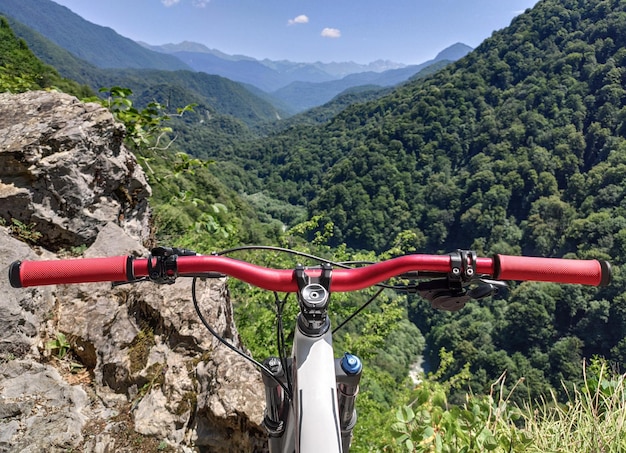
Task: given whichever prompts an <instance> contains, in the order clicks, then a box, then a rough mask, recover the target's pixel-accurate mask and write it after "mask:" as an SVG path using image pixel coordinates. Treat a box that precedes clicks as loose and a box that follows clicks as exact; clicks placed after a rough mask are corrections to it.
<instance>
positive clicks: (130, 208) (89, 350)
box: [0, 92, 265, 453]
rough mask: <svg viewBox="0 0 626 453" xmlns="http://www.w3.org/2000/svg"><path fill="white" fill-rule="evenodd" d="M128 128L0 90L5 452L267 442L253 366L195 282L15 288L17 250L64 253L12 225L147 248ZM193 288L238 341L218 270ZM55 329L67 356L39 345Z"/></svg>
mask: <svg viewBox="0 0 626 453" xmlns="http://www.w3.org/2000/svg"><path fill="white" fill-rule="evenodd" d="M123 133H124V131H123V128H122V127H121V126H119V125H117V124H116V123H115V122H114V121H113V118H112V116H111V115H110V113H109V112H108V111H106V110H105V109H103V108H101V107H100V106H98V105H96V104H83V103H81V102H79V101H78V100H76V99H75V98H72V97H70V96H67V95H63V94H58V93H47V92H33V93H24V94H20V95H10V94H0V217H3V218H4V219H7V220H6V221H5V222H6V223H7V226H6V227H2V226H0V275H4V277H0V452H5V451H7V452H8V451H11V452H13V451H23V452H35V451H36V452H39V451H52V452H56V451H72V450H78V451H83V452H85V453H92V452H93V453H106V452H132V451H146V448H152V449H153V450H156V448H157V446H158V445H159V443H160V442H166V443H167V445H170V446H172V447H173V448H174V449H175V450H176V451H180V452H194V451H200V450H201V451H209V452H210V451H219V452H240V451H264V449H265V447H264V445H265V433H264V431H263V430H262V428H261V419H262V408H263V400H264V396H263V385H262V383H261V379H260V375H259V372H258V371H257V370H255V369H254V368H253V367H252V366H251V365H250V364H249V363H248V362H247V361H245V360H243V359H242V358H240V357H239V356H237V355H236V354H234V353H233V352H232V351H230V350H227V349H226V348H225V347H223V346H222V345H220V344H219V343H218V342H217V341H216V340H215V339H214V338H212V337H211V336H210V335H209V333H208V332H207V331H206V330H205V328H204V326H202V324H201V323H200V321H199V319H198V317H197V315H196V313H195V311H194V308H193V305H192V303H191V282H190V281H183V280H180V279H179V281H177V282H176V283H175V284H173V285H165V286H157V285H154V284H152V283H148V282H145V283H137V284H133V285H123V286H118V287H115V288H112V287H111V285H109V284H88V285H68V286H64V285H59V286H50V287H37V288H20V289H14V288H11V287H10V286H9V283H8V279H7V278H6V275H7V270H8V267H9V265H10V263H11V262H13V261H15V260H38V259H55V258H58V257H59V256H57V255H55V254H53V253H52V252H50V251H47V250H45V249H44V248H42V247H36V248H31V247H29V246H28V245H26V244H25V243H23V242H20V241H19V240H17V239H16V238H15V237H13V236H22V239H27V238H25V237H23V236H24V235H25V234H28V233H29V232H34V231H36V232H39V233H41V234H42V235H43V236H42V238H41V239H40V244H45V245H46V246H48V247H50V248H51V249H53V250H59V249H63V248H64V249H69V248H71V247H73V246H77V245H85V244H87V245H90V247H89V248H88V249H87V250H86V251H85V252H84V254H83V256H84V257H98V256H113V255H128V254H131V255H143V256H145V255H146V253H147V252H146V250H145V248H144V247H143V244H144V243H145V242H146V241H147V240H149V239H150V228H149V218H150V216H149V207H148V203H147V197H148V195H149V194H150V188H149V186H148V185H147V184H146V178H145V175H144V174H143V172H142V170H141V168H140V167H139V166H138V165H137V163H136V160H135V158H134V156H133V155H132V154H131V153H129V152H128V151H127V150H126V149H125V148H124V146H123V145H122V139H123ZM12 219H17V220H18V221H19V222H22V223H23V224H25V225H32V230H31V229H30V228H28V229H27V230H26V231H22V232H20V231H17V232H16V230H15V229H12V228H10V227H11V226H12V225H11V222H13V220H12ZM11 233H12V235H13V236H12V235H11ZM198 298H199V304H200V306H201V307H202V310H203V312H204V313H205V316H206V318H207V319H208V320H209V322H210V323H211V324H212V325H213V327H214V328H215V330H217V331H218V332H219V333H220V334H221V335H222V336H224V337H225V338H226V339H228V341H230V342H231V343H233V344H235V345H237V346H238V347H241V342H240V339H239V336H238V334H237V329H236V327H235V325H234V320H233V317H232V306H231V304H230V300H229V297H228V291H227V286H226V281H225V280H224V279H213V280H206V281H199V283H198ZM58 333H63V334H64V335H65V336H66V338H67V341H68V344H69V347H70V351H69V353H68V354H67V356H65V357H64V358H59V357H56V356H57V355H58V353H53V351H51V349H50V348H47V347H46V343H47V342H49V341H50V340H51V339H54V338H56V335H57V334H58ZM72 362H76V363H75V364H74V365H73V364H72ZM77 364H78V365H80V366H81V367H82V368H80V367H79V368H78V369H73V367H74V368H76V365H77ZM150 442H152V444H150V445H152V447H149V446H147V445H149V443H150Z"/></svg>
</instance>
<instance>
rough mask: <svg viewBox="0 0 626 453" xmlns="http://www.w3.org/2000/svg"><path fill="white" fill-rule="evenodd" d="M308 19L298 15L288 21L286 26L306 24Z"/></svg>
mask: <svg viewBox="0 0 626 453" xmlns="http://www.w3.org/2000/svg"><path fill="white" fill-rule="evenodd" d="M308 23H309V18H308V17H307V16H305V15H304V14H300V15H299V16H296V17H294V18H293V19H289V20H288V21H287V24H289V25H295V24H308Z"/></svg>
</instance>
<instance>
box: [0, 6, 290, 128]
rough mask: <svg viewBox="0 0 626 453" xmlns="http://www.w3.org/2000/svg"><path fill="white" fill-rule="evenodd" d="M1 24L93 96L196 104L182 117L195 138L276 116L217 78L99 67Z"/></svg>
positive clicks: (24, 30) (269, 107)
mask: <svg viewBox="0 0 626 453" xmlns="http://www.w3.org/2000/svg"><path fill="white" fill-rule="evenodd" d="M0 11H1V8H0ZM7 20H8V23H9V24H10V26H11V28H12V29H13V31H14V32H15V34H16V35H17V36H19V37H20V38H22V39H23V40H24V41H25V42H26V43H27V44H28V47H29V48H30V49H32V51H33V53H35V55H37V57H39V58H40V59H41V60H42V61H44V62H45V63H47V64H49V65H51V66H53V67H55V68H57V70H58V71H59V72H60V73H61V74H62V75H63V76H64V77H67V78H69V79H71V80H75V81H77V82H80V83H81V84H84V85H86V86H89V87H91V89H92V90H93V91H94V92H97V91H98V89H100V88H102V87H112V86H122V87H125V88H130V89H131V90H132V91H133V92H134V96H133V100H134V101H135V102H136V104H137V105H138V106H142V107H143V106H145V105H147V103H149V102H152V101H157V102H160V103H162V104H164V105H167V106H168V108H169V109H170V110H171V111H175V109H176V108H179V107H184V106H185V105H187V104H191V103H195V104H197V105H198V107H197V108H196V114H192V115H188V116H190V117H191V118H188V119H189V120H190V121H191V120H195V122H196V123H198V122H200V121H202V124H201V125H198V124H197V126H198V127H197V129H198V134H205V135H207V134H212V135H213V136H215V135H219V133H220V131H219V129H220V128H221V127H222V125H223V124H225V123H228V124H230V125H231V126H230V127H231V128H237V129H239V130H241V129H243V128H244V124H247V125H249V126H252V125H256V124H259V123H266V122H269V121H273V120H275V119H276V117H277V115H280V114H282V111H281V110H279V109H277V108H276V107H274V106H273V105H272V104H271V103H270V102H269V101H267V100H265V99H261V98H260V97H258V96H256V95H255V94H253V93H251V92H250V91H249V90H248V89H247V88H246V87H244V86H243V85H241V84H239V83H236V82H233V81H231V80H228V79H225V78H223V77H219V76H214V75H209V74H204V73H196V72H192V71H185V70H177V71H165V70H158V69H132V68H131V69H103V68H99V67H96V66H94V65H93V64H91V63H88V62H87V61H84V60H81V59H80V58H78V57H76V56H75V55H73V54H72V53H70V52H69V51H67V50H66V49H64V48H62V47H59V46H58V45H56V44H54V43H53V42H52V41H50V40H49V39H47V38H46V37H44V36H43V35H42V34H40V33H38V32H36V31H35V30H33V29H31V28H29V27H27V26H26V25H24V24H23V23H21V22H19V21H17V20H16V19H14V18H12V17H8V18H7ZM208 119H213V121H209V120H208Z"/></svg>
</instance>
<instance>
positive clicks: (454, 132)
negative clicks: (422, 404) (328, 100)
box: [218, 0, 626, 397]
mask: <svg viewBox="0 0 626 453" xmlns="http://www.w3.org/2000/svg"><path fill="white" fill-rule="evenodd" d="M625 86H626V1H624V0H564V1H563V0H542V1H540V2H539V3H538V4H537V5H536V7H535V8H533V9H532V10H530V11H527V12H526V13H525V14H522V15H520V16H518V17H517V18H516V19H514V20H513V22H512V24H511V26H510V27H508V28H507V29H504V30H502V31H499V32H496V33H494V34H493V36H492V37H491V38H490V39H488V40H486V41H485V42H484V43H483V44H481V45H480V46H479V47H478V48H477V49H476V50H475V51H474V52H472V53H471V54H469V55H468V56H467V57H465V58H463V59H462V60H460V61H459V62H457V63H455V64H453V65H451V66H449V67H447V68H446V69H444V70H442V71H440V72H438V73H437V74H435V75H433V76H432V77H430V78H428V79H426V80H425V81H424V80H423V81H415V82H413V83H410V84H407V85H406V86H404V87H402V88H400V89H398V90H395V91H394V92H392V93H391V94H389V95H388V96H385V97H383V98H381V99H379V100H376V101H373V102H370V103H367V104H363V105H354V106H351V107H349V108H347V109H346V110H344V111H343V112H342V113H341V114H340V115H338V116H337V117H335V118H334V119H333V120H332V121H330V122H329V123H328V124H327V125H325V126H323V127H310V126H295V127H293V128H291V129H289V130H287V131H285V132H283V133H280V134H277V135H275V136H273V137H270V138H269V139H267V140H264V141H259V142H257V143H254V144H253V145H252V146H247V147H243V148H242V149H240V150H238V151H237V152H234V153H232V155H231V156H230V157H229V158H231V159H232V158H234V156H237V158H238V159H240V162H241V163H242V165H245V166H246V168H247V169H248V170H249V171H250V172H255V173H256V174H258V175H259V176H260V177H261V178H264V181H265V184H264V188H265V190H267V191H268V192H269V193H271V194H272V195H273V196H275V197H282V198H283V199H284V200H287V201H290V202H292V203H295V204H302V205H305V206H307V207H308V209H309V213H310V215H314V214H321V215H323V216H324V217H325V219H326V221H327V222H332V223H333V225H334V234H335V236H334V239H333V240H334V241H335V243H336V244H338V243H342V242H345V243H347V244H348V245H349V246H352V247H356V248H366V249H375V250H385V249H387V248H388V247H390V246H392V245H394V244H396V243H402V244H403V245H404V247H405V249H408V250H412V249H413V250H419V251H424V252H436V251H437V252H438V251H443V252H445V251H450V250H453V249H455V248H470V247H471V248H475V249H476V250H478V252H479V253H481V254H490V253H508V254H519V253H524V254H529V255H535V254H537V255H545V256H572V257H573V256H576V257H578V258H589V257H596V258H605V259H608V260H610V261H611V262H612V263H613V266H614V270H615V278H614V283H613V284H612V285H611V286H610V287H609V288H606V289H603V290H600V291H597V290H595V289H588V288H579V287H559V286H558V285H539V284H537V285H521V286H519V287H514V289H512V290H511V291H510V292H507V293H506V295H505V297H506V299H507V301H508V303H505V302H504V301H503V300H502V301H498V300H494V301H493V302H488V303H484V304H478V303H476V304H472V305H471V307H468V308H466V309H465V310H463V311H462V312H461V313H458V314H453V315H450V314H448V313H437V312H433V311H432V309H431V308H430V306H427V304H425V303H424V302H423V301H420V300H418V299H416V300H414V301H413V302H412V306H411V310H410V317H411V319H412V320H413V321H414V322H415V323H416V324H417V325H418V327H420V329H421V330H422V332H423V333H424V334H425V335H426V339H427V344H428V347H429V352H428V354H427V357H428V360H429V361H430V363H431V364H436V362H437V354H438V350H439V348H440V347H446V348H447V349H448V350H451V351H454V353H455V358H456V359H457V361H456V362H455V363H456V364H458V366H459V367H460V366H462V364H464V363H466V362H468V363H470V364H471V371H472V373H473V376H474V377H473V379H474V381H475V383H476V385H477V387H476V388H481V389H483V390H488V386H489V384H490V383H491V382H493V381H492V380H493V379H495V378H497V377H498V376H499V375H500V373H502V371H503V370H507V371H508V373H509V378H508V379H509V381H508V382H511V383H514V382H515V380H516V379H517V378H519V377H525V378H526V380H525V381H524V383H523V384H522V387H520V388H524V389H526V390H527V391H528V392H529V394H530V395H532V396H533V397H536V396H538V395H539V393H540V392H542V391H546V389H547V388H548V386H550V385H551V386H553V387H554V388H557V389H561V388H562V387H561V380H565V381H570V382H571V380H572V379H576V378H577V376H580V366H581V363H582V361H581V359H582V357H591V356H592V355H593V354H601V355H604V356H605V357H608V358H610V359H611V360H615V361H616V362H618V363H625V362H626V337H625V332H626V297H625V293H624V290H625V282H624V278H623V276H622V274H623V272H621V266H622V265H623V263H624V260H625V259H626V197H625V195H626V104H625V103H626V90H625V88H624V87H625ZM218 157H219V156H218ZM222 157H226V156H222ZM235 182H236V181H235ZM457 371H459V368H456V369H455V370H452V372H457ZM522 393H524V391H522Z"/></svg>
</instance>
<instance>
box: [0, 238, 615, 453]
mask: <svg viewBox="0 0 626 453" xmlns="http://www.w3.org/2000/svg"><path fill="white" fill-rule="evenodd" d="M247 248H248V247H242V248H238V249H231V250H227V251H224V252H221V253H216V254H213V255H199V254H196V253H195V252H193V251H190V250H185V249H178V248H168V247H157V248H155V249H152V251H151V253H150V254H149V255H148V257H147V258H135V257H133V256H115V257H107V258H84V259H69V260H48V261H16V262H14V263H12V264H11V266H10V268H9V280H10V283H11V286H13V287H14V288H21V287H28V286H41V285H55V284H75V283H90V282H114V283H117V284H122V283H134V282H139V281H146V280H148V281H152V282H155V283H159V284H171V283H173V282H174V281H175V279H176V278H178V277H192V278H193V279H194V283H193V285H192V300H193V303H194V306H195V309H196V312H197V314H198V316H199V318H200V320H201V322H202V323H203V324H204V325H205V327H207V329H208V330H209V331H210V332H211V334H213V335H214V336H216V337H217V338H218V339H219V340H220V341H221V342H222V343H223V344H225V345H226V346H227V347H229V348H230V349H232V350H234V351H235V352H237V353H239V354H243V353H242V352H241V351H239V350H238V349H236V348H235V347H234V346H232V345H231V344H230V343H228V342H227V341H225V340H224V339H222V338H220V337H219V335H218V334H217V333H216V332H215V331H214V330H213V329H212V328H211V326H210V325H209V324H208V322H207V321H206V319H205V318H204V316H203V314H202V313H201V311H200V309H199V307H198V303H197V299H196V290H195V288H196V285H195V282H196V279H197V278H215V277H223V276H230V277H233V278H237V279H239V280H242V281H244V282H247V283H249V284H251V285H255V286H258V287H260V288H263V289H266V290H269V291H274V292H285V293H295V294H296V297H297V300H298V303H299V308H300V313H299V314H298V316H297V319H296V329H295V333H294V338H293V349H292V355H291V356H290V357H287V356H286V353H285V352H284V344H285V338H284V333H283V332H281V330H282V327H281V323H280V322H279V326H278V343H279V345H278V346H279V347H278V350H279V356H278V357H270V358H268V359H266V360H265V361H264V362H263V363H259V362H257V361H256V360H254V359H253V358H251V357H247V356H245V354H243V355H244V357H246V358H247V359H248V360H251V361H252V362H253V363H254V364H255V365H256V366H257V367H258V368H260V370H261V371H262V373H263V382H264V386H265V396H266V409H265V417H264V421H263V423H264V425H265V428H266V430H267V432H268V438H269V451H270V453H279V452H282V453H286V452H289V453H291V452H294V451H296V452H302V453H311V452H320V451H321V452H325V453H340V452H342V453H347V452H348V451H349V448H350V443H351V440H352V431H353V429H354V426H355V424H356V420H357V414H356V409H355V400H356V397H357V394H358V391H359V384H360V377H361V374H362V369H363V366H362V363H361V360H360V359H359V358H358V357H356V356H354V355H352V354H349V353H346V354H344V356H343V357H341V358H337V359H336V358H335V357H334V354H333V347H332V334H333V331H332V330H331V329H330V320H329V302H330V295H331V292H349V291H356V290H361V289H365V288H367V287H370V286H374V285H377V286H381V287H382V288H381V291H382V289H384V288H391V289H394V290H401V291H407V292H416V293H419V294H420V295H421V296H422V297H424V298H426V299H427V300H429V301H430V303H431V305H432V306H433V308H436V309H442V310H448V311H456V310H459V309H460V308H462V307H463V306H464V305H465V303H466V302H468V301H469V300H470V299H481V298H483V297H486V296H489V295H493V294H495V293H497V291H498V290H499V289H500V288H501V287H502V286H506V283H505V282H506V281H545V282H555V283H569V284H584V285H593V286H606V285H608V284H609V283H610V281H611V267H610V264H609V263H608V262H606V261H602V260H570V259H562V258H540V257H523V256H510V255H494V256H493V257H491V258H484V257H478V256H477V254H476V252H474V251H467V250H457V251H455V252H452V253H449V254H447V255H428V254H412V255H405V256H400V257H397V258H392V259H389V260H386V261H381V262H378V263H373V264H372V263H361V264H362V265H360V266H358V267H353V265H354V264H352V265H349V264H344V263H333V262H330V261H327V260H323V259H321V258H319V260H320V261H321V265H319V266H313V267H305V266H302V265H297V266H296V267H295V269H272V268H267V267H261V266H257V265H255V264H251V263H248V262H245V261H242V260H237V259H234V258H230V257H227V256H224V255H225V254H228V253H231V252H233V251H236V250H241V249H247ZM257 248H260V249H273V250H282V251H288V252H290V253H296V254H299V255H303V256H307V257H309V258H311V257H312V256H311V255H306V254H302V253H298V252H294V251H290V250H286V249H278V248H275V247H257ZM314 258H316V257H314ZM394 277H400V278H402V279H404V280H403V281H404V282H407V281H408V283H402V284H401V285H393V284H386V283H383V282H387V281H388V280H390V279H392V278H394ZM372 300H373V299H370V300H369V301H368V302H366V304H364V305H362V306H361V307H359V308H358V309H357V310H356V311H355V313H353V314H352V315H351V316H350V317H349V318H348V319H347V320H346V321H344V322H343V323H342V325H343V324H344V323H345V322H347V321H348V320H349V319H351V318H352V317H353V316H354V315H356V314H357V313H358V312H359V311H360V310H362V309H363V308H364V307H365V305H367V304H369V303H370V302H371V301H372ZM335 330H336V329H335Z"/></svg>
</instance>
